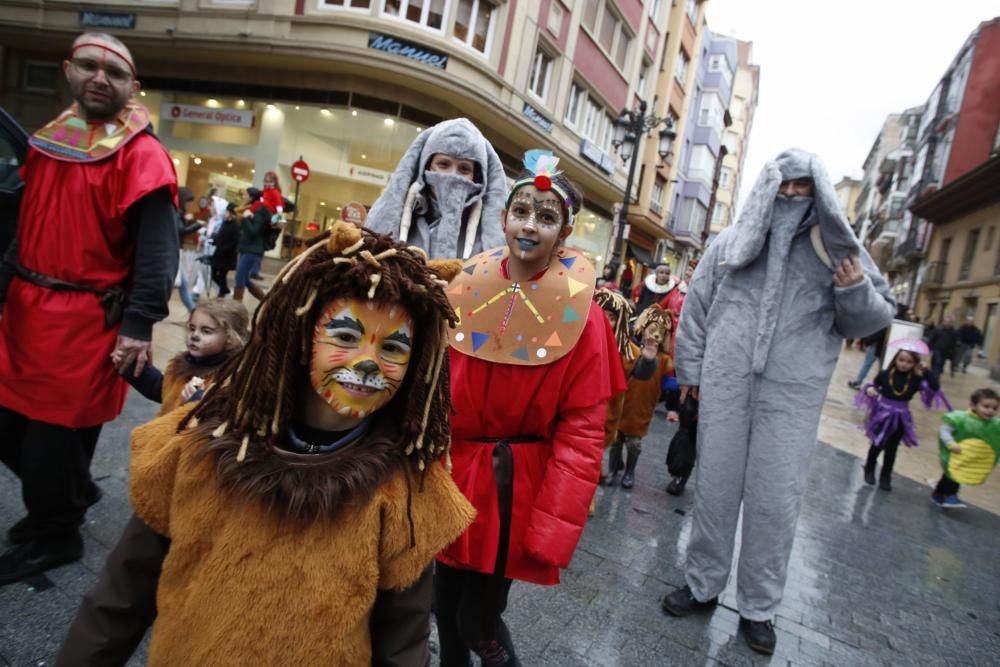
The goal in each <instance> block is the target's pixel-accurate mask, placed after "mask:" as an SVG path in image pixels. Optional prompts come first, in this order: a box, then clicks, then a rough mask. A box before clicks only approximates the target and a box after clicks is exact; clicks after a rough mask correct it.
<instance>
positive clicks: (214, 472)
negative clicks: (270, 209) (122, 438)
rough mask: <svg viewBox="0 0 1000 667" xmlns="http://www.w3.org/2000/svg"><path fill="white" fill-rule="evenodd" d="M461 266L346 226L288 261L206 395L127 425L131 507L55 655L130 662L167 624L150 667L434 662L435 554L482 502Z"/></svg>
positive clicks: (69, 660)
mask: <svg viewBox="0 0 1000 667" xmlns="http://www.w3.org/2000/svg"><path fill="white" fill-rule="evenodd" d="M454 270H457V266H455V265H448V266H445V267H442V268H440V269H432V268H431V267H429V266H428V265H427V264H426V263H425V261H424V257H423V254H422V252H419V251H415V250H413V249H411V248H408V247H407V246H405V245H402V244H398V243H395V242H393V241H392V240H391V239H390V238H389V237H387V236H383V235H378V234H374V233H372V232H368V231H364V230H361V229H359V228H357V227H354V226H352V225H350V224H348V223H337V224H336V225H335V226H334V228H333V231H332V235H330V236H329V238H327V237H321V238H320V240H319V241H318V242H316V243H315V245H313V246H312V247H311V248H309V249H308V250H307V251H306V252H304V253H302V254H301V255H300V256H298V257H297V258H295V259H294V260H292V262H290V263H289V264H288V265H287V266H286V267H285V269H284V270H283V271H282V272H281V273H280V274H279V276H278V278H277V279H276V280H275V284H274V287H273V288H272V290H271V291H270V292H269V293H268V296H267V298H266V299H265V300H264V302H263V303H262V304H261V306H260V307H259V308H258V310H257V312H256V315H255V318H254V327H253V334H252V338H251V340H250V342H249V343H248V344H247V346H246V348H245V349H244V350H243V352H242V354H240V355H239V356H238V357H236V358H234V359H232V360H231V361H230V362H229V363H227V364H226V365H225V366H224V368H223V369H222V370H221V371H220V372H219V373H218V374H217V376H216V381H215V383H214V384H213V385H212V386H211V387H209V388H208V390H207V392H206V394H205V397H204V398H203V399H202V400H201V402H200V403H198V404H197V405H196V406H195V407H194V408H193V409H192V408H190V407H181V408H179V409H178V410H176V411H174V412H172V413H170V414H168V415H166V416H164V417H161V418H159V419H157V420H154V421H152V422H150V423H149V424H147V425H145V426H142V427H140V428H138V429H136V431H135V432H134V434H133V442H132V464H131V469H130V481H131V499H132V504H133V507H134V508H135V512H136V515H137V516H136V517H135V518H133V520H132V521H131V523H130V524H129V526H128V527H127V528H126V531H125V535H123V537H122V541H121V542H120V543H119V545H118V546H117V547H116V549H115V550H114V551H113V552H112V554H111V556H110V558H109V561H108V564H107V566H106V568H105V571H104V573H103V574H102V576H101V580H100V581H99V583H98V585H97V588H96V589H95V590H94V591H93V592H92V593H91V594H90V595H88V596H87V597H85V598H84V602H83V607H82V609H81V610H80V613H79V615H78V617H77V619H76V621H75V622H74V624H73V627H72V628H71V630H70V636H69V639H68V640H67V642H66V645H65V646H64V647H63V650H62V653H61V655H60V656H59V660H58V664H63V665H74V666H76V665H88V664H124V663H125V662H126V661H127V659H128V654H130V653H131V651H132V649H133V648H134V646H135V644H136V643H138V641H139V640H140V639H141V638H142V635H143V632H144V630H145V626H146V625H148V624H149V623H150V622H152V621H153V619H154V618H155V623H154V624H153V634H152V641H151V642H150V646H149V663H148V664H150V665H251V664H253V665H368V664H372V663H375V664H380V665H386V664H393V665H395V664H398V665H423V664H426V663H427V662H428V660H429V653H428V649H427V639H428V635H429V619H430V616H429V614H430V603H431V598H430V594H431V590H430V585H429V584H430V580H429V568H428V565H429V564H430V561H431V559H432V558H433V556H434V554H435V553H437V552H438V551H439V550H440V549H442V548H443V547H444V546H446V545H447V544H448V543H449V542H451V541H452V540H453V539H455V537H457V536H458V535H459V534H460V533H461V532H462V531H463V530H465V528H466V527H467V526H468V525H469V523H470V522H471V520H472V517H473V514H474V512H473V509H472V507H471V506H470V504H469V503H468V502H467V501H466V500H465V498H464V497H463V496H462V494H461V492H459V490H458V489H457V488H456V487H455V484H454V483H453V482H452V481H451V478H450V475H449V474H448V471H447V470H446V468H445V464H444V463H443V462H442V461H443V460H447V455H448V443H449V438H450V433H449V420H448V410H449V400H448V380H447V378H448V364H447V343H448V334H447V331H448V326H449V324H453V323H454V321H455V315H454V312H453V311H452V309H451V307H450V306H449V304H448V301H447V299H446V297H445V295H444V289H443V284H444V281H442V280H441V279H440V277H439V275H450V274H451V273H452V272H453V271H454ZM437 271H440V273H437ZM108 656H116V657H115V658H114V659H113V660H112V659H109V657H108Z"/></svg>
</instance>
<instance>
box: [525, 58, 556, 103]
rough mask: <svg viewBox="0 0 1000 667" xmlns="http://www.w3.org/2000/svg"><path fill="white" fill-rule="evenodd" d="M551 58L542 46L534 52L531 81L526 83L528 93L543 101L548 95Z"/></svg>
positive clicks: (550, 77)
mask: <svg viewBox="0 0 1000 667" xmlns="http://www.w3.org/2000/svg"><path fill="white" fill-rule="evenodd" d="M552 60H553V59H552V56H550V55H549V54H548V53H546V51H545V49H543V48H542V45H541V44H539V45H538V49H537V50H536V51H535V60H534V62H533V63H532V65H531V79H530V80H529V81H528V91H529V92H531V94H532V95H534V96H535V97H537V98H538V99H540V100H542V101H545V99H546V98H547V97H548V94H549V81H550V80H551V79H552Z"/></svg>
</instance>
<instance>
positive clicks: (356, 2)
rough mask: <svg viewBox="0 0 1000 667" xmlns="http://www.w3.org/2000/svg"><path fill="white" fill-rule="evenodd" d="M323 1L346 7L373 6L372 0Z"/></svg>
mask: <svg viewBox="0 0 1000 667" xmlns="http://www.w3.org/2000/svg"><path fill="white" fill-rule="evenodd" d="M322 3H323V4H324V5H329V6H332V7H344V8H345V9H369V8H371V6H372V0H322Z"/></svg>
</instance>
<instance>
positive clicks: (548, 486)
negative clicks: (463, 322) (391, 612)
mask: <svg viewBox="0 0 1000 667" xmlns="http://www.w3.org/2000/svg"><path fill="white" fill-rule="evenodd" d="M620 366H621V361H620V359H619V357H618V353H617V348H616V347H615V341H614V336H613V334H612V332H611V326H610V325H609V324H608V321H607V318H606V317H605V316H604V313H603V312H602V311H601V309H600V308H599V307H598V306H596V305H594V304H591V308H590V312H589V314H588V317H587V324H586V326H585V327H584V330H583V333H582V334H581V335H580V338H579V340H578V341H577V344H576V346H575V347H574V348H573V350H572V351H571V352H570V353H569V354H567V355H566V356H564V357H563V358H561V359H559V360H558V361H555V362H553V363H551V364H546V365H542V366H513V365H509V364H497V363H490V362H486V361H483V360H480V359H476V358H474V357H470V356H467V355H465V354H462V353H461V352H458V351H456V350H454V349H452V350H451V398H452V403H453V407H454V416H453V418H452V445H451V458H452V465H453V469H452V476H453V478H454V480H455V482H456V484H458V487H459V488H460V489H461V490H462V492H463V493H464V494H465V496H466V497H467V498H468V499H469V500H470V501H471V502H472V504H473V505H474V506H475V507H476V511H477V515H476V520H475V521H474V522H473V524H472V526H470V527H469V529H468V530H467V531H465V533H463V534H462V536H461V537H459V538H458V539H457V540H456V541H455V542H454V543H452V544H451V546H449V547H448V548H447V549H445V550H444V551H443V552H441V553H440V554H439V555H438V560H440V561H441V562H443V563H444V564H446V565H450V566H452V567H458V568H463V569H467V570H475V571H477V572H485V573H492V572H493V569H494V565H495V562H496V556H497V546H498V542H499V537H500V520H499V508H498V500H497V490H496V482H495V478H494V476H493V449H494V446H495V445H494V444H492V443H489V442H476V440H483V439H496V438H510V437H514V436H524V435H529V434H532V435H537V436H540V440H539V441H537V442H531V443H520V444H512V445H511V448H512V450H513V458H514V494H513V496H514V500H513V511H512V515H511V531H510V548H509V551H508V556H507V567H506V572H505V575H506V576H507V577H510V578H512V579H519V580H522V581H529V582H532V583H536V584H557V583H559V569H560V568H565V567H568V566H569V562H570V559H571V558H572V557H573V551H574V550H575V549H576V545H577V542H579V540H580V535H581V534H582V533H583V526H584V524H585V523H586V521H587V508H588V506H589V504H590V499H591V498H592V497H593V495H594V490H595V488H596V486H597V478H598V474H599V471H600V464H599V462H600V459H601V454H602V452H603V449H604V415H605V408H606V406H607V401H608V399H609V398H610V397H611V395H612V393H618V392H620V391H623V389H624V383H623V381H622V378H623V373H622V371H621V368H620ZM609 368H611V369H614V370H616V371H617V372H609Z"/></svg>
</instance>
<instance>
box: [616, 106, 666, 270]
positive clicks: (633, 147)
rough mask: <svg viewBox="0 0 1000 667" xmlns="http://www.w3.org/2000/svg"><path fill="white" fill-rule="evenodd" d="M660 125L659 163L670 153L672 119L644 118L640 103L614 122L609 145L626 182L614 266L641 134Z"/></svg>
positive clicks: (651, 115)
mask: <svg viewBox="0 0 1000 667" xmlns="http://www.w3.org/2000/svg"><path fill="white" fill-rule="evenodd" d="M659 125H663V129H662V130H660V132H659V141H658V142H657V147H656V152H657V154H659V156H660V160H666V159H667V155H669V154H670V149H671V147H672V146H673V143H674V139H676V138H677V132H676V131H675V130H674V120H673V119H672V118H670V117H669V116H668V117H666V118H657V117H656V116H655V115H653V114H650V115H648V116H647V115H646V102H645V100H643V101H641V102H639V108H638V109H637V110H631V109H622V112H621V114H620V115H619V116H618V120H616V121H615V131H614V137H613V139H612V141H611V143H612V145H613V146H614V147H615V148H616V149H617V150H618V155H619V157H621V159H622V162H623V163H628V165H629V167H628V179H627V180H626V181H625V201H624V203H623V204H622V212H621V215H620V216H619V218H618V233H617V236H616V237H615V245H614V249H613V255H612V260H611V261H612V263H613V264H614V265H615V266H619V267H620V265H621V260H622V236H623V235H624V233H625V225H626V224H627V223H628V207H629V202H630V201H631V200H632V180H633V179H634V178H635V165H636V162H638V161H639V142H640V141H641V139H642V137H643V135H645V134H647V133H649V132H650V131H651V130H653V128H655V127H657V126H659Z"/></svg>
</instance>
